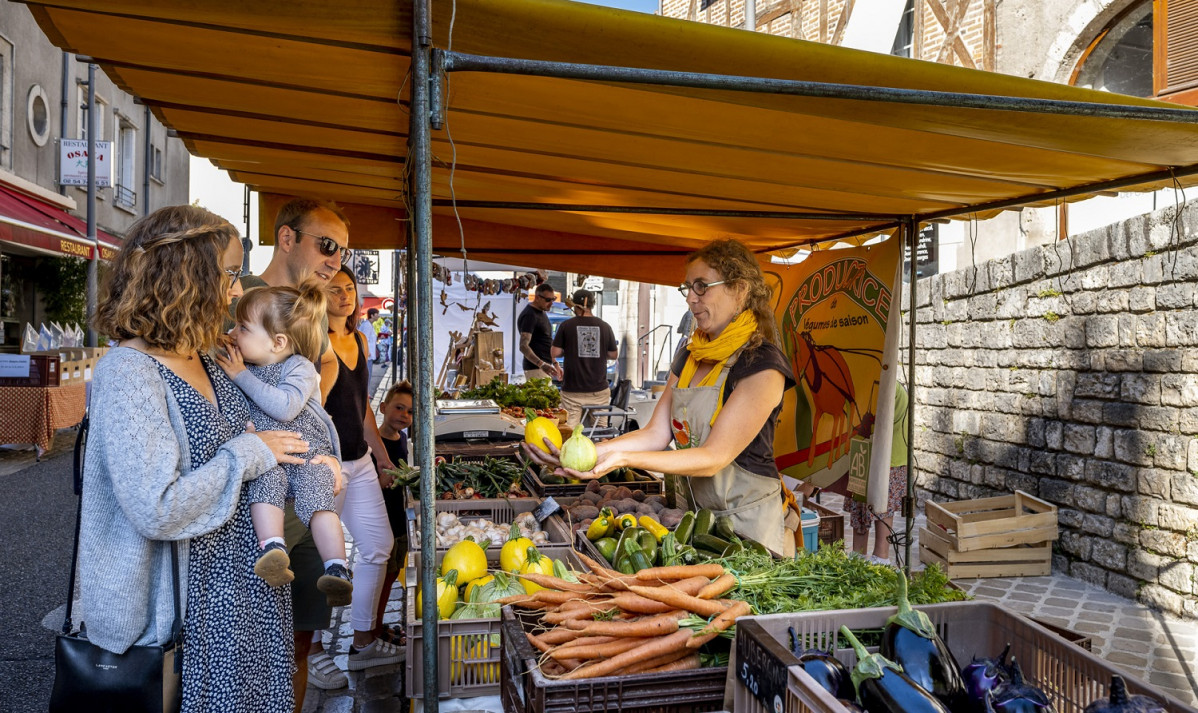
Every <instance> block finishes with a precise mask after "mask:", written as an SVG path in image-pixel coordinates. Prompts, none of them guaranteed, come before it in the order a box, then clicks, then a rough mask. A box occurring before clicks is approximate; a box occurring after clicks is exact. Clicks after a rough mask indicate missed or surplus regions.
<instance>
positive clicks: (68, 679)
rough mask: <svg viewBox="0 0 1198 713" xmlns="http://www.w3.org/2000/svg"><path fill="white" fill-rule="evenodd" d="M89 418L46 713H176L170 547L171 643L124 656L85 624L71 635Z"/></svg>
mask: <svg viewBox="0 0 1198 713" xmlns="http://www.w3.org/2000/svg"><path fill="white" fill-rule="evenodd" d="M87 425H88V419H87V416H84V418H83V423H81V424H80V425H79V435H78V436H77V437H76V438H75V494H76V495H78V496H79V509H78V511H77V513H76V515H75V551H74V555H73V556H72V557H71V583H70V588H69V589H68V590H67V615H66V620H65V621H63V624H62V633H61V634H59V635H58V637H57V640H56V641H55V644H54V690H53V692H52V693H51V694H50V713H76V712H77V711H83V710H86V711H94V712H95V713H175V712H176V711H178V710H179V704H180V700H181V690H180V687H179V676H180V673H181V672H182V669H183V620H182V618H181V617H180V616H179V608H180V607H179V550H178V545H177V544H176V543H174V542H172V543H171V575H172V576H171V583H172V585H173V590H174V597H175V618H174V622H173V623H172V624H171V640H170V641H169V642H167V643H166V644H165V645H160V646H131V647H129V650H128V651H126V652H125V653H123V654H114V653H112V652H111V651H106V650H105V649H102V648H100V647H99V646H96V645H95V644H93V643H92V642H90V641H88V639H87V632H86V630H85V627H84V626H82V625H81V626H80V628H79V631H76V632H72V631H71V607H72V604H73V603H74V599H75V568H76V564H77V562H78V559H79V524H80V521H81V519H82V516H83V461H82V458H81V456H82V453H83V446H84V444H85V442H86V440H87Z"/></svg>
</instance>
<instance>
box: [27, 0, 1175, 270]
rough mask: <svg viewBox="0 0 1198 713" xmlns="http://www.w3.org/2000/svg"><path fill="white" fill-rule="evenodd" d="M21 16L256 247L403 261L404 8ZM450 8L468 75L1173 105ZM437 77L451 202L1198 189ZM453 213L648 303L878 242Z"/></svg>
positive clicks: (480, 230)
mask: <svg viewBox="0 0 1198 713" xmlns="http://www.w3.org/2000/svg"><path fill="white" fill-rule="evenodd" d="M28 5H29V7H30V9H31V10H32V11H33V14H34V16H35V17H36V18H37V20H38V22H39V24H40V25H41V27H42V29H43V30H45V32H46V34H47V35H48V36H49V37H50V39H51V40H52V41H53V42H54V43H55V44H57V45H59V46H60V47H62V48H63V49H67V50H70V51H73V52H77V53H79V54H83V55H89V56H91V57H93V58H95V60H96V61H97V62H99V63H100V64H101V66H102V67H103V69H104V71H105V72H106V73H107V74H108V75H109V76H110V77H111V78H112V79H113V80H114V81H115V82H117V84H119V85H120V86H121V87H122V88H123V89H125V90H127V91H129V92H131V93H133V94H135V95H137V96H139V97H141V98H142V100H143V101H144V102H145V103H146V104H147V105H148V106H150V107H151V108H152V109H153V111H154V112H155V114H156V115H157V116H158V117H159V119H161V120H162V121H163V123H165V124H166V125H168V126H170V127H171V128H173V129H174V130H175V131H177V132H178V134H179V136H180V137H181V138H182V139H183V141H184V142H185V143H186V145H187V147H188V149H189V150H191V151H192V152H193V153H195V154H196V155H199V156H203V157H207V158H209V159H211V160H212V161H213V163H215V164H216V165H217V166H219V167H221V168H224V169H226V170H228V171H229V172H230V174H231V175H232V177H233V178H234V179H235V180H238V181H241V182H244V183H246V184H248V185H250V186H251V187H252V188H253V189H255V190H257V191H260V192H262V193H263V194H264V195H263V210H262V211H261V214H262V217H263V222H262V225H263V230H262V235H263V236H264V238H266V237H267V236H269V235H270V233H271V228H272V223H273V220H272V219H273V209H272V208H273V207H274V206H276V205H277V204H278V201H280V200H282V198H281V196H285V195H311V196H319V197H325V198H331V199H334V200H337V201H338V202H339V203H341V204H343V205H344V206H345V207H346V209H347V212H348V213H349V215H350V218H351V222H352V223H353V226H352V228H351V240H352V244H353V246H354V247H359V248H393V247H397V246H400V245H402V244H403V235H404V227H403V222H402V221H403V220H404V218H405V212H404V210H403V176H404V156H405V152H406V145H405V141H406V137H407V129H408V114H407V111H406V99H407V92H406V88H405V86H404V82H405V77H406V75H407V71H408V55H409V49H410V37H409V35H410V27H411V21H410V4H409V3H408V2H403V1H402V0H400V1H395V0H392V1H386V0H345V1H343V2H335V3H329V2H324V1H323V0H298V1H292V2H287V3H275V2H244V0H205V2H198V3H178V2H174V1H172V0H149V1H145V0H102V1H101V0H47V1H45V2H40V1H37V0H34V1H31V2H28ZM452 10H453V5H452V4H451V2H450V1H449V0H435V1H434V2H433V20H434V44H435V46H437V47H439V48H450V47H451V48H452V49H453V50H455V51H459V52H467V53H473V54H480V55H491V56H505V57H518V58H525V59H540V60H553V61H567V62H577V63H587V64H601V65H618V66H629V67H644V68H651V69H669V70H683V71H690V72H706V73H714V74H726V75H739V76H756V77H772V78H781V79H797V80H808V81H818V82H829V83H843V84H853V85H865V86H880V87H895V88H911V89H924V90H938V91H946V92H960V93H976V94H988V95H1001V96H1012V97H1029V98H1043V99H1061V100H1072V101H1085V102H1098V103H1103V104H1124V105H1141V106H1170V107H1171V106H1173V105H1166V104H1160V103H1157V102H1153V101H1149V100H1141V99H1135V98H1130V97H1124V96H1118V95H1112V94H1108V93H1103V92H1095V91H1090V90H1084V89H1077V88H1073V87H1067V86H1063V85H1058V84H1051V83H1046V82H1038V81H1033V80H1028V79H1022V78H1018V77H1011V76H1006V75H1000V74H992V73H986V72H981V71H975V70H968V69H962V68H958V67H951V66H946V65H939V64H933V63H927V62H920V61H913V60H907V59H900V58H896V57H889V56H885V55H878V54H873V53H867V52H860V51H855V50H849V49H844V48H839V47H833V46H828V45H821V44H815V43H808V42H803V41H798V40H792V39H786V38H780V37H773V36H770V35H765V34H760V33H748V32H744V31H741V30H735V29H729V28H722V27H715V26H711V25H705V24H701V23H693V22H685V21H681V20H673V19H668V18H662V17H657V16H652V15H645V14H640V13H634V12H627V11H621V10H615V9H610V8H604V7H598V6H593V5H585V4H578V3H572V2H565V1H563V0H457V2H456V15H452V17H453V23H452V28H451V26H450V25H451V22H450V21H451V11H452ZM451 29H452V37H451V36H450V35H451ZM448 76H449V78H448V86H447V92H446V100H447V104H448V111H447V115H446V128H444V129H442V130H440V131H434V132H433V152H434V173H433V191H434V196H433V197H434V199H436V200H440V201H443V200H446V199H449V198H451V196H452V197H454V198H456V199H457V200H459V201H487V202H491V201H501V202H521V203H558V204H570V205H604V206H627V207H654V208H683V209H688V208H698V209H720V210H735V211H786V212H814V211H821V212H822V211H829V212H836V213H862V214H896V215H928V214H934V213H945V212H955V211H962V212H968V211H970V210H971V208H972V207H975V206H984V205H985V204H988V203H992V202H996V201H1006V200H1020V201H1023V202H1026V203H1028V204H1036V203H1040V202H1044V199H1043V198H1042V196H1043V195H1045V194H1048V193H1049V192H1051V191H1056V190H1061V189H1070V188H1078V187H1085V186H1091V185H1098V184H1101V183H1103V182H1106V181H1113V180H1118V179H1125V178H1131V177H1138V176H1151V175H1153V174H1159V173H1160V172H1161V171H1168V170H1169V169H1170V168H1173V169H1176V170H1179V171H1182V172H1183V176H1182V177H1181V178H1180V181H1181V182H1182V183H1183V184H1190V183H1192V182H1194V180H1195V179H1194V178H1192V177H1190V176H1188V175H1184V170H1185V169H1190V170H1193V168H1192V167H1194V166H1195V165H1198V126H1194V125H1191V124H1173V123H1164V122H1157V121H1146V120H1129V119H1109V118H1087V117H1075V116H1060V115H1045V114H1030V113H1018V112H1012V111H994V110H981V109H961V108H945V107H929V106H917V105H910V104H889V103H879V102H867V101H849V100H839V99H815V98H804V97H797V96H780V95H767V94H749V93H742V92H727V91H711V90H700V89H683V88H676V87H656V86H646V85H635V86H634V85H626V84H617V83H613V82H588V81H577V80H565V79H550V78H543V77H528V76H512V75H499V74H484V73H452V74H450V75H448ZM397 100H398V101H397ZM455 156H456V162H455ZM451 165H452V166H455V168H454V170H453V173H452V193H451V180H450V178H451V171H450V167H451ZM1158 179H1159V176H1158ZM1171 183H1172V181H1170V180H1167V179H1166V180H1164V181H1161V180H1157V181H1155V182H1154V183H1152V184H1148V185H1144V186H1143V188H1154V187H1160V186H1162V185H1169V184H1171ZM1078 197H1084V194H1083V195H1082V196H1078ZM1073 199H1075V198H1070V200H1073ZM1047 203H1048V204H1051V203H1052V201H1051V200H1049V201H1047ZM989 212H993V211H989ZM434 213H435V219H434V249H435V251H436V252H439V253H444V254H450V253H452V254H457V252H458V250H459V240H460V236H459V231H458V224H457V221H456V220H455V218H454V215H453V210H452V209H451V208H450V207H448V206H445V205H441V204H440V203H438V204H437V207H436V208H435V209H434ZM458 213H459V215H460V217H461V221H462V226H463V232H464V236H465V243H466V246H467V248H468V249H469V251H470V255H471V256H472V257H475V258H477V259H479V260H486V261H490V262H499V263H518V264H528V265H536V266H539V267H544V268H549V269H560V270H570V271H577V272H584V273H589V274H600V275H606V276H610V277H619V278H624V279H634V280H641V281H646V282H657V283H673V282H677V281H678V280H679V276H680V275H681V272H682V270H681V263H682V259H683V256H684V255H685V254H686V253H687V252H688V251H690V250H692V249H694V248H695V247H697V246H699V245H701V244H703V243H705V242H706V241H708V240H710V239H712V238H716V237H723V236H731V237H737V238H739V239H741V240H744V241H745V242H747V243H749V244H750V245H752V246H753V247H754V248H756V249H759V250H762V251H766V250H771V249H778V248H780V247H783V246H795V245H798V244H806V243H816V242H820V241H826V240H828V239H829V238H831V237H834V236H838V235H843V234H846V233H855V232H859V231H867V230H871V229H874V228H877V229H881V228H882V227H883V225H884V224H885V222H886V221H884V220H881V219H878V218H872V219H858V218H853V219H845V220H836V221H828V220H794V219H782V218H756V217H755V218H740V217H737V218H731V217H710V216H707V217H704V216H676V215H661V214H631V213H596V212H563V211H543V210H522V209H511V208H504V209H500V208H495V207H469V208H467V207H461V208H459V210H458Z"/></svg>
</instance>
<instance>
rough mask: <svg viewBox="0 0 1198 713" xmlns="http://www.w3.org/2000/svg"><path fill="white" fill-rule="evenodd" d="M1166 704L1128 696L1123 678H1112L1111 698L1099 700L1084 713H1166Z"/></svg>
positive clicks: (1149, 698) (1153, 699)
mask: <svg viewBox="0 0 1198 713" xmlns="http://www.w3.org/2000/svg"><path fill="white" fill-rule="evenodd" d="M1165 711H1166V709H1165V704H1164V703H1161V702H1160V701H1158V700H1157V699H1155V698H1152V697H1150V696H1129V695H1127V683H1126V682H1125V681H1124V680H1123V677H1122V676H1119V675H1113V676H1111V697H1110V698H1109V699H1107V698H1099V699H1097V700H1095V701H1091V702H1090V705H1088V706H1086V710H1085V711H1084V713H1165Z"/></svg>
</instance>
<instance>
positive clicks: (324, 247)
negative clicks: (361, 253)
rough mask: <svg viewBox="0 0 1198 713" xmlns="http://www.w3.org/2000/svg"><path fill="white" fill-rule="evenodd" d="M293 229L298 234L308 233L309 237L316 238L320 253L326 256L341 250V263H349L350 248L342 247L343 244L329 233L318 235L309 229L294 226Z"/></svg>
mask: <svg viewBox="0 0 1198 713" xmlns="http://www.w3.org/2000/svg"><path fill="white" fill-rule="evenodd" d="M292 230H294V231H295V233H296V235H307V236H308V237H311V238H316V249H317V250H320V254H321V255H324V256H325V257H332V256H333V253H336V252H337V251H341V264H342V265H347V264H349V248H347V247H342V246H341V244H340V243H338V242H337V241H336V240H333V239H332V238H330V237H328V236H327V235H317V234H316V233H309V232H308V231H306V230H300V229H299V228H292Z"/></svg>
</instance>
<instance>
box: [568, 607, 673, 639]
mask: <svg viewBox="0 0 1198 713" xmlns="http://www.w3.org/2000/svg"><path fill="white" fill-rule="evenodd" d="M684 616H686V612H672V613H670V614H662V615H660V616H655V617H650V618H647V619H637V620H636V621H594V622H591V623H590V624H589V625H587V627H586V628H585V629H583V630H582V635H583V636H632V637H645V636H660V635H662V634H671V633H673V632H675V631H678V620H679V619H682V618H683V617H684Z"/></svg>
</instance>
